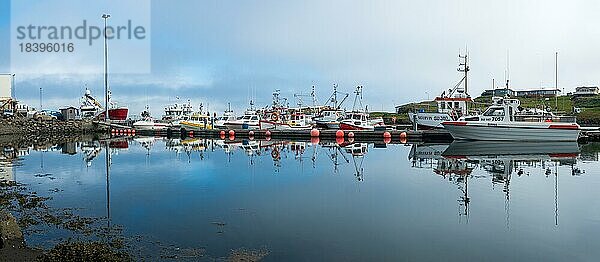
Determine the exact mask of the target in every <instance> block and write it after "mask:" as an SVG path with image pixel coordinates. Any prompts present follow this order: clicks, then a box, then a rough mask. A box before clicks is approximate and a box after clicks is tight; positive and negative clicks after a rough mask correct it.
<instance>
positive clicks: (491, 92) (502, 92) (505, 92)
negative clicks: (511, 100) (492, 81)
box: [481, 88, 515, 97]
mask: <svg viewBox="0 0 600 262" xmlns="http://www.w3.org/2000/svg"><path fill="white" fill-rule="evenodd" d="M481 96H502V97H503V96H509V97H514V96H515V91H514V90H512V89H510V88H498V89H487V90H485V91H483V93H481Z"/></svg>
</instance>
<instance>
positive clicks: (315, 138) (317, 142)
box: [310, 136, 320, 145]
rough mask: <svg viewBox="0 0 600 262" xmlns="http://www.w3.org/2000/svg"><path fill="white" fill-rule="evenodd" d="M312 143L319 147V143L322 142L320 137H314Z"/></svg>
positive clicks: (311, 139)
mask: <svg viewBox="0 0 600 262" xmlns="http://www.w3.org/2000/svg"><path fill="white" fill-rule="evenodd" d="M310 142H311V143H312V144H313V145H317V144H319V142H320V139H319V137H318V136H313V137H311V138H310Z"/></svg>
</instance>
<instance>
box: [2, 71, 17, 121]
mask: <svg viewBox="0 0 600 262" xmlns="http://www.w3.org/2000/svg"><path fill="white" fill-rule="evenodd" d="M13 77H14V75H13V74H0V110H2V112H6V111H11V112H12V111H13V110H14V109H15V106H16V103H17V102H16V100H15V99H14V98H13V96H12V95H13V80H14V79H13Z"/></svg>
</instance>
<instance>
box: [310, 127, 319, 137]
mask: <svg viewBox="0 0 600 262" xmlns="http://www.w3.org/2000/svg"><path fill="white" fill-rule="evenodd" d="M319 135H321V132H320V131H319V129H316V128H314V129H312V130H310V136H311V137H319Z"/></svg>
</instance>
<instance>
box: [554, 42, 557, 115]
mask: <svg viewBox="0 0 600 262" xmlns="http://www.w3.org/2000/svg"><path fill="white" fill-rule="evenodd" d="M554 89H555V91H554V92H556V96H555V99H554V100H555V103H556V111H557V112H558V52H555V53H554Z"/></svg>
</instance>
